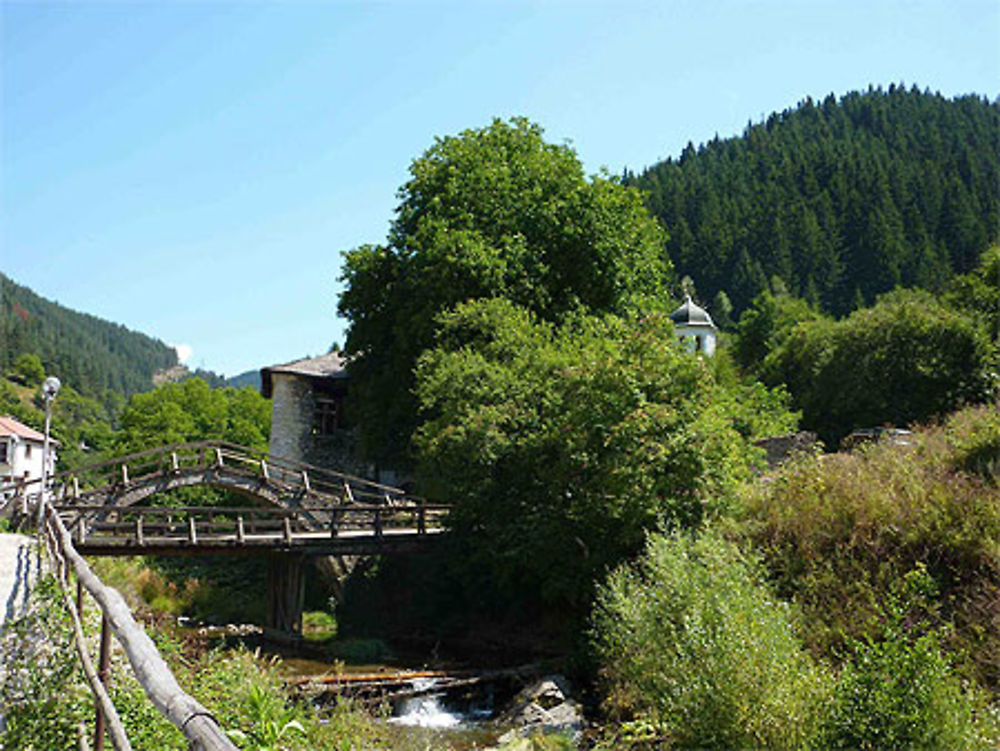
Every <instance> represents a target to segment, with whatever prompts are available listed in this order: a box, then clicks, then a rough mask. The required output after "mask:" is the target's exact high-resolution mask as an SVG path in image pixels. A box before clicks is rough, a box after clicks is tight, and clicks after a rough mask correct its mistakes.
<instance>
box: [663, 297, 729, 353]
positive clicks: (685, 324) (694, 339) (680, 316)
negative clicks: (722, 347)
mask: <svg viewBox="0 0 1000 751" xmlns="http://www.w3.org/2000/svg"><path fill="white" fill-rule="evenodd" d="M685 297H686V299H685V300H684V304H683V305H681V306H680V307H679V308H677V310H675V311H674V312H673V313H671V314H670V320H671V321H673V322H674V329H675V330H676V331H677V336H678V337H679V338H680V340H681V343H682V344H684V345H686V346H687V348H688V349H690V350H691V351H692V352H698V353H704V354H705V356H706V357H711V356H712V355H714V354H715V332H716V331H717V330H718V329H717V328H716V326H715V324H714V323H713V322H712V316H710V315H709V314H708V311H707V310H705V309H704V308H699V307H698V306H697V305H695V304H694V302H693V301H692V300H691V295H686V296H685Z"/></svg>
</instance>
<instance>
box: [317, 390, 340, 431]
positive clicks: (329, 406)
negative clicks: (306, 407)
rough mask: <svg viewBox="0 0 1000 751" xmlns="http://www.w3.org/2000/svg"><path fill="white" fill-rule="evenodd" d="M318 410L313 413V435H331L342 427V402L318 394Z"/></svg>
mask: <svg viewBox="0 0 1000 751" xmlns="http://www.w3.org/2000/svg"><path fill="white" fill-rule="evenodd" d="M315 401H316V410H315V412H314V413H313V434H314V435H331V434H332V433H333V432H334V431H335V430H337V428H339V427H341V419H340V402H339V400H337V399H335V398H334V397H332V396H324V395H322V394H316V396H315Z"/></svg>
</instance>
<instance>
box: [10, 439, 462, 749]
mask: <svg viewBox="0 0 1000 751" xmlns="http://www.w3.org/2000/svg"><path fill="white" fill-rule="evenodd" d="M197 484H207V485H213V486H216V487H223V488H230V489H233V490H239V491H242V492H244V493H248V494H250V495H256V496H258V497H259V498H263V499H265V500H266V501H268V502H269V504H270V505H264V506H240V507H215V506H181V507H166V506H138V505H132V504H134V503H135V502H137V501H138V500H141V499H143V498H145V497H148V496H149V495H151V494H153V493H158V492H163V491H164V490H169V489H171V488H173V487H183V486H185V485H197ZM40 491H41V482H40V480H39V479H37V478H36V479H31V480H27V481H20V482H15V483H8V484H6V485H0V513H8V514H10V513H11V512H15V513H17V514H20V517H21V519H22V520H23V521H24V522H26V523H27V524H28V525H31V524H32V522H34V521H35V520H36V518H38V517H37V514H38V512H37V509H38V505H39V502H40V500H41V495H42V494H41V492H40ZM45 496H46V502H45V504H44V505H43V508H42V513H41V518H40V524H41V530H40V534H41V535H42V537H43V539H44V540H45V543H46V546H47V548H48V551H49V559H50V561H51V562H52V565H53V569H54V573H55V576H56V579H57V581H58V582H59V585H60V587H61V589H62V592H63V597H64V599H65V600H66V603H67V607H68V608H69V610H70V613H71V615H72V619H73V623H74V631H75V642H76V646H77V651H78V652H79V654H80V659H81V662H82V663H83V667H84V672H85V674H86V677H87V681H88V684H89V685H90V688H91V691H92V692H93V694H94V696H95V700H96V702H97V704H98V708H99V711H98V720H97V728H96V731H95V751H99V749H101V748H102V746H103V742H104V727H105V725H106V727H107V729H108V732H109V734H110V736H111V739H112V743H113V744H114V746H115V748H116V749H118V751H123V750H125V749H130V748H131V746H130V745H129V741H128V738H127V737H125V733H124V729H123V727H122V724H121V721H120V718H119V717H118V715H117V713H116V711H115V709H114V706H113V704H112V703H111V701H110V699H109V697H108V693H107V690H106V686H105V683H104V682H103V681H102V675H104V676H106V672H107V671H106V668H107V664H108V663H107V660H108V654H109V649H110V644H109V642H110V634H112V633H113V634H114V635H115V636H116V637H117V639H118V641H119V642H120V643H121V645H122V647H123V648H124V650H125V653H126V655H127V657H128V659H129V662H130V663H131V665H132V669H133V671H134V673H135V675H136V678H137V679H138V681H139V683H140V684H141V685H142V687H143V689H144V690H145V691H146V693H147V695H148V696H149V698H150V699H151V700H152V702H153V704H154V705H155V706H156V707H157V709H159V711H160V712H161V713H162V714H163V715H164V716H166V717H167V718H168V719H169V720H170V721H171V722H173V724H174V725H176V726H177V727H178V728H179V729H180V730H181V732H182V733H183V734H184V736H185V737H186V738H187V739H188V742H189V744H190V748H191V749H194V750H195V751H236V746H235V745H234V744H233V743H232V741H231V740H230V739H229V738H228V737H227V736H226V735H225V733H224V732H223V731H222V730H221V728H219V725H218V723H217V722H216V721H215V719H214V718H213V717H212V716H211V714H210V713H209V712H208V711H207V710H206V709H205V708H204V707H203V706H202V705H201V704H199V703H198V702H197V701H196V700H195V699H193V698H192V697H190V696H189V695H188V694H186V693H184V691H183V690H181V688H180V686H179V685H178V684H177V681H176V680H175V678H174V676H173V674H172V673H171V672H170V669H169V668H168V667H167V665H166V663H165V662H164V661H163V659H162V657H160V655H159V653H158V652H157V650H156V647H155V646H154V644H153V642H152V641H151V640H150V639H149V637H148V636H147V635H146V633H145V632H144V631H143V630H142V628H141V627H140V626H139V625H138V624H137V623H136V622H135V620H134V619H133V618H132V615H131V613H130V611H129V609H128V606H127V605H126V604H125V601H124V600H123V599H122V597H121V595H120V594H119V593H118V592H117V591H116V590H114V589H112V588H110V587H106V586H105V585H104V584H102V583H101V581H100V580H99V579H98V578H97V577H96V576H95V575H94V573H93V572H92V571H91V570H90V568H89V566H88V565H87V563H86V561H85V560H84V559H83V557H82V556H81V555H80V553H79V552H78V550H77V544H79V545H80V546H81V547H82V549H84V550H86V549H88V548H87V547H86V546H87V545H95V544H100V543H102V542H103V543H108V544H113V543H115V542H117V543H119V544H121V545H123V546H125V547H128V546H135V547H137V548H143V547H145V546H148V545H159V546H161V547H162V546H175V547H178V548H185V547H186V548H188V549H193V548H195V547H196V546H202V547H203V546H204V545H205V543H207V542H211V541H215V542H217V543H228V544H232V545H235V546H253V545H259V546H272V547H274V548H276V549H279V550H280V549H282V548H284V549H288V548H291V547H294V546H295V545H296V544H299V543H302V544H310V545H313V547H312V548H311V552H317V551H318V550H320V549H322V548H321V547H316V545H315V542H316V541H317V540H320V539H326V540H327V541H335V540H344V539H346V538H351V537H354V538H358V537H359V536H367V537H370V538H372V539H375V540H382V539H388V538H390V537H392V536H397V537H404V536H410V537H413V538H421V537H426V536H427V535H429V534H433V533H436V532H440V531H442V530H443V529H444V519H445V517H446V515H447V514H448V511H449V508H448V507H446V506H441V505H433V504H429V503H426V502H425V501H423V500H422V499H419V498H413V497H410V496H408V495H407V494H406V493H405V492H404V491H403V490H402V489H400V488H395V487H392V486H388V485H384V484H380V483H377V482H373V481H371V480H366V479H364V478H360V477H356V476H353V475H349V474H345V473H341V472H335V471H331V470H327V469H323V468H320V467H314V466H310V465H307V464H303V463H300V462H294V461H289V460H287V459H280V458H275V457H271V456H268V455H267V454H264V453H263V452H259V451H254V450H251V449H247V448H244V447H241V446H236V445H234V444H230V443H225V442H221V441H205V442H199V443H188V444H182V445H175V446H165V447H162V448H157V449H152V450H149V451H143V452H139V453H136V454H130V455H129V456H124V457H120V458H117V459H111V460H108V461H104V462H99V463H97V464H93V465H90V466H87V467H83V468H80V469H76V470H72V471H64V472H59V473H57V474H55V475H53V476H52V477H51V485H50V486H49V489H48V490H47V491H46V493H45ZM65 522H68V523H69V527H70V528H71V529H72V532H73V534H71V531H70V529H68V528H67V524H66V523H65ZM74 534H75V535H76V537H77V543H74V538H73V535H74ZM71 571H72V572H73V573H74V574H75V575H76V579H77V597H76V600H75V601H74V600H73V598H72V597H70V595H69V594H68V590H67V588H68V586H69V573H70V572H71ZM84 590H86V591H87V592H89V593H90V595H91V596H92V597H93V599H94V600H95V601H96V602H97V604H98V605H99V606H100V609H101V616H102V638H101V655H100V658H99V667H98V668H97V669H95V668H94V664H93V660H92V659H91V657H90V654H89V652H88V650H87V646H86V644H85V642H84V638H83V630H82V626H81V618H82V607H83V592H84ZM84 745H85V744H84V742H81V746H84Z"/></svg>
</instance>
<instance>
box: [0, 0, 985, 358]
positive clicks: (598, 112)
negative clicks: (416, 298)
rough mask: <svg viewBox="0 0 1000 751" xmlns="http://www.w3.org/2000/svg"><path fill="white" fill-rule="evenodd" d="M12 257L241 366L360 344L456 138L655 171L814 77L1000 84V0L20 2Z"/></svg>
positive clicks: (7, 140)
mask: <svg viewBox="0 0 1000 751" xmlns="http://www.w3.org/2000/svg"><path fill="white" fill-rule="evenodd" d="M0 34H2V37H0V42H2V44H0V66H2V67H0V128H2V131H0V270H2V271H3V272H4V273H6V274H7V275H8V276H10V277H12V278H13V279H14V280H15V281H17V282H18V283H20V284H24V285H27V286H29V287H31V288H32V289H34V290H35V291H36V292H38V293H39V294H41V295H43V296H45V297H48V298H49V299H55V300H57V301H58V302H60V303H62V304H64V305H68V306H70V307H72V308H75V309H77V310H82V311H85V312H88V313H92V314H94V315H97V316H100V317H102V318H106V319H109V320H112V321H115V322H118V323H122V324H124V325H126V326H128V327H129V328H132V329H136V330H139V331H143V332H146V333H148V334H151V335H153V336H156V337H158V338H160V339H162V340H163V341H165V342H168V343H171V344H184V345H187V346H188V347H189V348H191V350H192V352H193V354H192V355H191V357H190V359H189V365H191V366H200V367H205V368H209V369H212V370H215V371H217V372H221V373H225V374H227V375H233V374H236V373H239V372H241V371H243V370H247V369H250V368H257V367H260V366H263V365H268V364H273V363H278V362H284V361H287V360H292V359H295V358H298V357H301V356H305V355H308V354H320V353H322V352H324V351H325V350H326V349H327V348H328V347H329V345H330V343H331V342H333V341H335V340H336V341H339V342H341V343H342V342H343V340H344V322H343V321H341V320H339V319H338V318H337V317H336V298H337V293H338V290H339V285H338V282H337V277H338V275H339V266H340V252H341V251H342V250H345V249H349V248H352V247H355V246H357V245H359V244H362V243H367V242H372V243H376V242H380V241H382V240H383V239H384V237H385V233H386V230H387V227H388V223H389V221H390V220H391V218H392V212H393V209H394V207H395V205H396V197H395V194H396V190H397V189H398V187H399V186H400V185H401V184H402V183H403V182H404V181H405V180H406V177H407V169H408V167H409V164H410V162H411V161H412V160H413V159H414V158H416V157H418V156H419V155H420V154H421V153H422V152H423V151H424V150H425V149H426V148H427V147H428V146H430V145H431V143H432V142H433V139H434V137H435V136H438V135H446V134H453V133H457V132H459V131H461V130H463V129H465V128H471V127H479V126H482V125H484V124H486V123H488V122H489V121H490V119H491V118H493V117H495V116H498V117H504V118H506V117H510V116H513V115H525V116H527V117H529V118H531V119H532V120H534V121H536V122H539V123H540V124H541V125H542V126H543V127H544V128H545V130H546V136H547V138H548V139H549V140H551V141H555V142H563V141H570V142H571V143H572V144H573V146H574V147H575V148H576V150H577V152H578V154H579V156H580V158H581V160H582V161H583V163H584V165H585V166H586V168H587V170H588V172H595V171H597V170H599V169H600V168H601V167H602V166H604V167H607V168H608V169H610V170H611V171H612V172H614V173H619V172H621V170H622V168H623V167H626V166H627V167H629V168H631V169H634V170H639V169H641V168H643V167H644V166H648V165H650V164H653V163H655V162H656V161H658V160H659V159H662V158H665V157H668V156H675V155H677V154H678V153H679V152H680V150H681V149H682V148H683V147H684V145H685V144H686V143H687V142H688V141H692V142H694V143H695V144H698V143H700V142H702V141H705V140H708V139H710V138H712V137H713V136H714V135H715V134H718V135H719V136H721V137H726V136H730V135H735V134H738V133H740V132H741V131H742V129H743V127H744V126H745V125H746V123H747V122H748V121H754V122H756V121H759V120H760V119H762V118H763V117H765V116H766V115H767V114H769V113H770V112H772V111H775V110H782V109H785V108H789V107H794V106H795V104H796V103H797V102H799V101H800V100H802V99H803V98H804V97H806V96H807V95H809V96H812V97H813V98H821V97H823V96H825V95H827V94H829V93H831V92H833V93H835V94H837V95H838V96H839V95H841V94H844V93H846V92H847V91H850V90H856V89H864V88H867V87H868V85H869V84H876V85H879V84H881V85H883V86H887V85H888V84H889V83H893V82H895V83H899V82H900V81H903V82H905V83H906V84H907V85H910V84H913V83H916V84H917V85H918V86H920V87H921V88H930V89H932V90H935V91H940V92H941V93H943V94H945V95H948V96H952V95H957V94H964V93H978V94H985V95H987V96H989V97H990V98H991V99H993V98H995V97H996V96H997V93H998V91H1000V3H997V2H996V0H948V1H945V0H942V1H941V2H888V1H886V2H880V1H879V0H864V1H861V0H857V1H855V0H837V1H836V2H805V1H802V2H793V1H792V0H746V1H744V2H726V1H723V0H719V1H713V0H702V1H701V2H666V1H664V2H653V1H651V0H650V1H649V2H638V1H637V0H619V2H598V1H597V0H591V1H584V0H579V1H578V2H565V1H564V2H559V1H556V0H552V1H550V2H527V1H518V0H507V1H505V2H501V1H500V0H495V1H492V2H488V1H485V0H484V1H482V2H444V1H440V2H422V1H418V0H413V1H412V2H403V1H402V0H396V1H394V2H393V1H389V2H364V3H361V2H340V1H336V0H334V1H331V2H318V1H317V2H311V1H306V0H302V1H298V2H296V1H295V0H285V1H283V2H279V1H278V0H274V1H272V2H193V1H190V0H188V1H185V0H177V1H176V2H154V1H152V0H143V1H136V2H127V1H125V0H118V1H114V2H112V1H108V2H102V3H89V2H83V1H78V2H69V1H67V2H61V3H45V2H36V1H32V2H13V1H11V0H6V1H5V0H0Z"/></svg>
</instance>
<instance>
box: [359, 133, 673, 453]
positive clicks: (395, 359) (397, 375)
mask: <svg viewBox="0 0 1000 751" xmlns="http://www.w3.org/2000/svg"><path fill="white" fill-rule="evenodd" d="M410 174H411V178H410V180H409V181H408V182H407V183H406V184H405V185H403V186H402V188H401V189H400V191H399V196H400V199H401V202H400V205H399V208H398V209H397V213H396V219H395V220H394V222H393V224H392V227H391V229H390V232H389V237H388V240H387V243H386V244H385V245H381V246H371V245H366V246H362V247H360V248H356V249H354V250H351V251H349V252H347V253H345V255H344V272H343V280H344V282H345V291H344V293H343V295H342V297H341V299H340V304H339V310H340V313H341V315H343V316H344V317H345V318H347V320H348V321H350V330H349V332H348V340H347V350H348V352H349V353H351V354H353V355H356V356H357V357H356V359H354V360H352V361H351V363H350V366H349V367H350V370H351V374H352V379H353V380H352V387H351V388H352V395H351V398H352V401H353V402H354V405H355V408H356V410H357V413H358V414H357V423H358V424H359V425H360V426H361V429H362V441H363V445H364V448H365V450H366V451H367V453H369V454H370V455H372V456H376V457H379V458H389V459H392V460H394V461H396V462H400V461H405V460H406V452H407V450H408V448H409V440H410V435H411V433H412V431H413V429H414V428H415V427H416V424H417V421H416V411H417V409H416V403H415V401H414V398H413V394H412V386H413V367H414V364H415V362H416V360H417V358H418V357H419V355H420V353H421V352H423V351H424V350H425V349H427V348H428V347H431V346H432V345H433V343H434V332H435V330H436V327H437V316H438V314H439V313H441V312H442V311H445V310H448V309H450V308H452V307H453V306H455V305H457V304H458V303H461V302H464V301H466V300H469V299H478V298H505V299H508V300H511V301H513V302H514V303H516V304H518V305H520V306H523V307H524V308H526V309H528V310H531V311H532V312H533V313H535V314H536V315H538V316H540V317H542V318H544V319H547V320H556V319H559V318H561V317H563V316H565V315H566V314H567V313H568V312H570V311H574V310H576V309H577V308H578V307H581V306H582V307H583V308H584V309H587V310H595V311H608V310H613V311H621V310H623V309H625V308H626V307H628V306H629V305H630V304H631V303H632V302H633V301H634V300H635V299H636V298H638V297H649V296H652V297H657V296H659V295H661V294H662V291H663V290H664V288H665V285H666V283H667V282H668V280H669V278H670V265H669V262H668V261H667V260H666V259H665V256H664V254H663V248H662V246H663V243H664V241H665V235H664V233H663V231H662V230H661V229H660V227H659V226H658V225H657V223H656V222H655V221H654V220H653V219H652V218H651V217H650V216H649V214H648V213H647V212H646V210H645V209H644V207H643V206H642V201H641V197H640V196H639V193H638V192H637V191H635V190H634V189H629V188H624V187H622V186H621V185H619V184H618V183H617V182H616V181H614V180H611V179H608V178H606V177H595V178H592V179H590V180H588V179H586V178H585V177H584V173H583V167H582V166H581V164H580V162H579V160H578V158H577V156H576V154H575V153H574V152H573V150H572V149H570V148H569V147H568V146H555V145H551V144H547V143H546V142H545V141H544V140H543V138H542V130H541V128H540V127H538V126H537V125H534V124H531V123H529V122H528V121H527V120H524V119H519V118H515V119H513V120H511V121H509V122H503V121H500V120H494V121H493V123H491V124H490V125H488V126H486V127H484V128H481V129H478V130H467V131H464V132H462V133H461V134H459V135H458V136H449V137H446V138H441V139H438V140H437V141H436V143H435V144H434V145H433V146H432V147H431V148H430V149H428V150H427V151H426V152H425V153H424V154H423V156H421V157H420V158H419V159H417V160H416V161H414V163H413V164H412V166H411V168H410Z"/></svg>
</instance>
